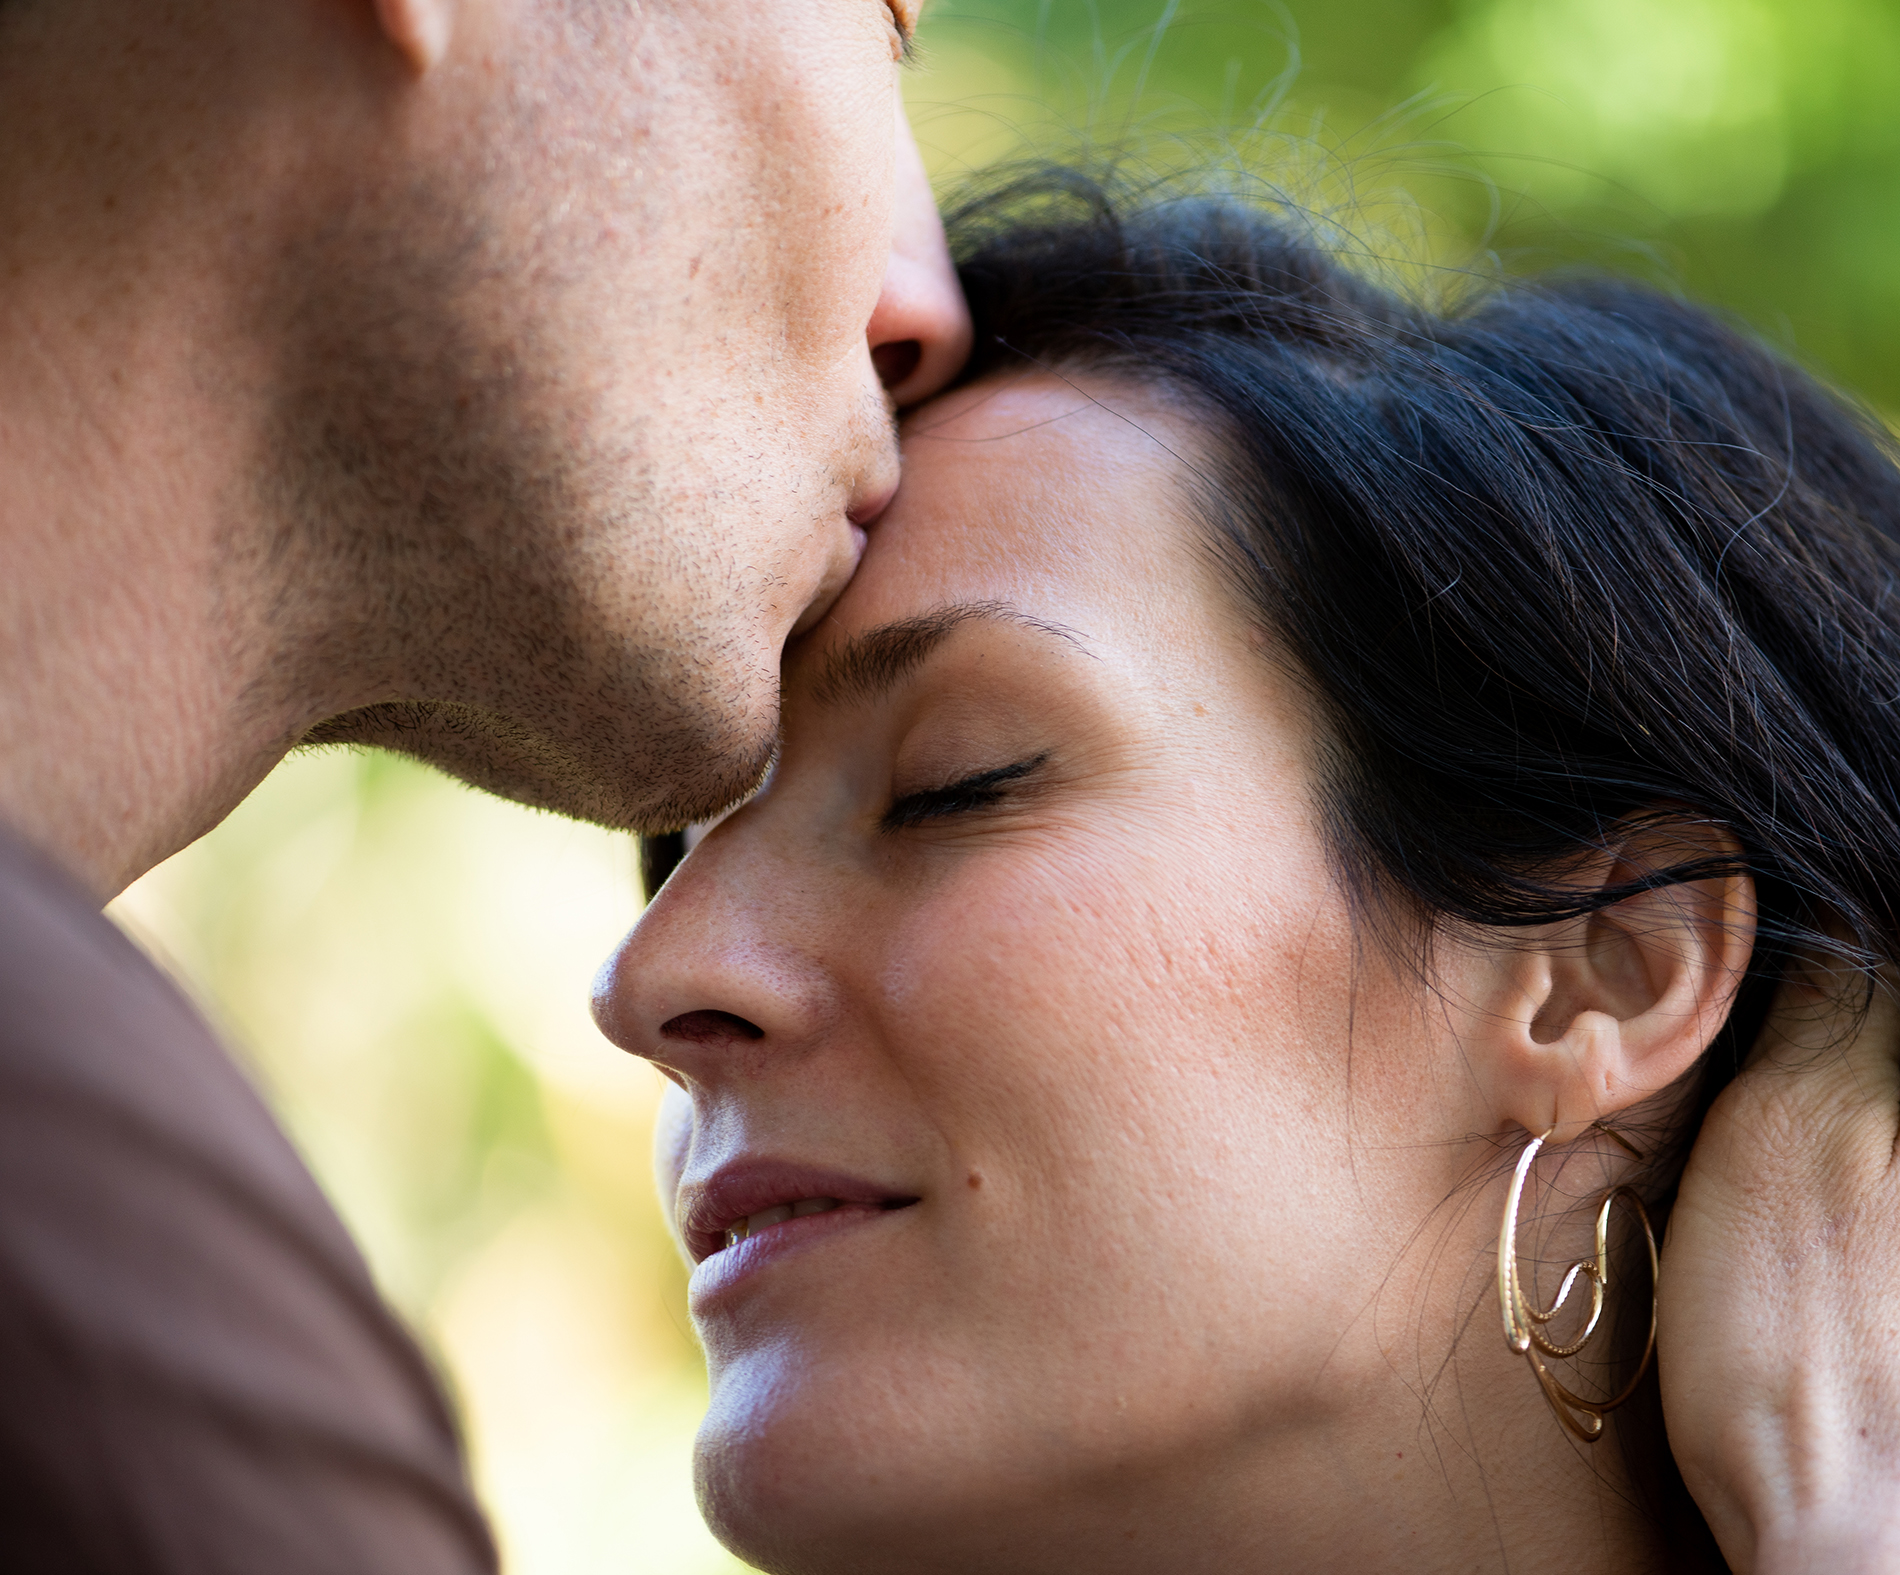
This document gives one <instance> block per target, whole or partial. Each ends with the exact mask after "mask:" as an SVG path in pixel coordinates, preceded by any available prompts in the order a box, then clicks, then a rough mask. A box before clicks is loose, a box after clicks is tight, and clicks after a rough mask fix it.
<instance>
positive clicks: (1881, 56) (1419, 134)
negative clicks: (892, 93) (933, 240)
mask: <svg viewBox="0 0 1900 1575" xmlns="http://www.w3.org/2000/svg"><path fill="white" fill-rule="evenodd" d="M922 40H923V44H924V48H923V50H922V52H921V53H922V70H920V71H919V72H918V73H917V74H916V75H915V77H914V79H913V80H912V82H911V84H910V99H911V104H912V110H913V116H914V118H915V119H916V120H917V122H918V125H919V136H920V140H921V141H922V142H923V144H924V146H925V154H926V159H927V160H929V161H930V162H931V163H932V164H933V166H934V168H935V171H936V173H937V174H938V175H939V176H940V178H942V179H943V180H944V181H945V182H946V183H948V184H951V185H954V183H955V180H956V178H957V176H958V175H959V173H960V172H961V171H962V170H964V169H966V168H967V167H968V166H969V165H970V164H971V163H973V162H981V161H982V160H984V159H987V158H990V157H994V156H996V155H998V154H1010V153H1015V154H1020V153H1023V152H1026V151H1033V150H1037V149H1042V150H1058V151H1059V150H1060V149H1061V148H1062V147H1063V146H1064V145H1066V141H1067V139H1072V138H1073V136H1074V135H1076V134H1078V133H1079V134H1083V135H1086V136H1087V137H1088V138H1089V139H1091V140H1092V141H1095V142H1101V141H1103V140H1108V141H1113V140H1116V139H1117V138H1119V137H1121V136H1123V135H1126V134H1133V135H1134V137H1135V139H1136V140H1137V141H1140V140H1144V139H1145V140H1147V141H1149V142H1150V143H1152V142H1153V141H1154V139H1155V138H1156V136H1157V134H1161V135H1164V136H1165V135H1169V134H1172V133H1174V132H1177V131H1178V130H1179V129H1181V128H1182V127H1184V126H1196V125H1198V126H1200V127H1218V128H1220V129H1222V130H1224V131H1226V132H1227V133H1229V134H1231V135H1235V136H1240V135H1242V134H1244V133H1245V132H1246V131H1247V129H1248V128H1250V127H1253V126H1255V125H1260V126H1264V127H1266V128H1268V129H1269V130H1271V131H1272V132H1273V133H1274V134H1275V139H1274V140H1273V141H1272V142H1271V143H1270V144H1268V145H1267V146H1268V149H1269V151H1267V152H1266V154H1265V155H1264V160H1263V157H1262V155H1261V153H1260V151H1259V148H1260V146H1261V145H1260V144H1259V143H1258V142H1256V143H1255V144H1254V152H1253V153H1252V157H1253V160H1254V162H1255V163H1256V164H1259V163H1261V162H1265V163H1268V164H1271V163H1272V162H1274V161H1275V159H1276V158H1277V157H1281V156H1284V155H1285V154H1286V152H1287V150H1288V149H1289V148H1291V147H1293V146H1295V145H1296V144H1303V145H1304V147H1305V148H1306V150H1307V151H1308V153H1309V154H1312V155H1315V156H1317V157H1319V158H1321V159H1323V161H1324V162H1326V163H1327V164H1328V165H1329V171H1330V172H1329V180H1330V183H1331V186H1332V188H1333V190H1334V192H1335V193H1337V192H1339V191H1340V190H1343V189H1346V188H1350V189H1351V191H1352V192H1353V194H1354V196H1355V197H1356V198H1357V199H1358V200H1361V201H1364V200H1368V199H1369V200H1371V201H1372V202H1374V203H1375V204H1378V203H1382V202H1385V201H1386V200H1387V198H1388V196H1389V189H1390V188H1391V187H1392V186H1394V185H1398V186H1402V187H1403V188H1405V190H1407V191H1408V192H1409V193H1410V194H1411V195H1412V197H1414V198H1415V199H1416V200H1417V202H1418V204H1419V205H1420V209H1421V217H1422V233H1424V234H1426V235H1428V236H1429V238H1430V241H1431V248H1432V253H1433V256H1434V258H1435V259H1436V260H1437V261H1439V262H1441V263H1450V264H1454V265H1456V264H1458V263H1461V262H1464V261H1466V260H1472V259H1476V260H1480V261H1481V262H1482V261H1483V260H1484V259H1485V258H1486V254H1487V253H1492V254H1496V255H1497V256H1498V258H1499V259H1500V260H1501V261H1502V262H1503V264H1504V265H1505V266H1507V267H1509V268H1512V269H1533V268H1537V267H1542V266H1548V265H1551V264H1553V263H1570V262H1577V261H1584V262H1591V263H1598V264H1606V265H1608V266H1611V267H1615V268H1618V269H1624V270H1631V271H1636V272H1639V273H1641V274H1643V275H1645V276H1647V277H1649V278H1652V279H1656V280H1659V281H1662V282H1664V283H1668V284H1672V285H1679V286H1681V287H1683V288H1685V289H1687V290H1688V291H1689V292H1690V293H1692V294H1694V295H1696V296H1698V297H1701V298H1703V299H1705V300H1709V301H1712V302H1714V303H1716V304H1718V305H1719V306H1722V307H1724V308H1726V309H1728V310H1730V311H1732V312H1734V313H1736V314H1738V315H1739V316H1740V317H1741V318H1742V319H1744V320H1745V321H1747V322H1748V323H1750V324H1751V325H1753V326H1754V327H1755V328H1757V329H1758V330H1760V331H1762V332H1764V333H1765V334H1767V335H1768V336H1769V337H1770V338H1771V339H1773V340H1774V341H1776V342H1777V343H1779V344H1781V345H1783V346H1784V347H1785V348H1788V349H1790V350H1792V351H1793V353H1794V354H1795V355H1796V356H1798V357H1799V358H1800V359H1802V360H1803V361H1804V362H1806V363H1807V364H1808V365H1810V366H1812V367H1813V368H1815V369H1816V370H1818V371H1820V372H1821V373H1822V374H1823V375H1824V376H1827V377H1829V378H1830V379H1832V380H1834V381H1836V382H1838V383H1841V384H1843V385H1845V386H1846V387H1848V388H1850V389H1852V390H1854V391H1856V392H1858V393H1859V394H1861V395H1862V396H1863V397H1865V398H1866V399H1868V400H1869V401H1871V402H1872V403H1874V404H1875V405H1876V406H1877V407H1879V408H1881V409H1883V410H1885V411H1888V412H1893V411H1900V0H1288V3H1285V4H1270V3H1263V0H935V3H934V4H933V6H932V8H931V9H929V10H927V11H926V12H925V16H924V25H923V29H922ZM1276 150H1277V151H1276ZM1263 173H1265V174H1266V175H1267V176H1268V177H1269V178H1275V172H1274V171H1272V170H1266V171H1263Z"/></svg>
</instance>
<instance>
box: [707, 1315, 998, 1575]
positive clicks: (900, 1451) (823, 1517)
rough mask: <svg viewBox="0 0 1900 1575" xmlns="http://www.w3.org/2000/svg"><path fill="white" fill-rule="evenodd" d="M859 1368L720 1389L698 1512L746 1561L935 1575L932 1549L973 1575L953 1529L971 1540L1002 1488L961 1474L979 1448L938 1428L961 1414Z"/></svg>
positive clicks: (735, 1374) (746, 1380)
mask: <svg viewBox="0 0 1900 1575" xmlns="http://www.w3.org/2000/svg"><path fill="white" fill-rule="evenodd" d="M865 1356H866V1358H867V1359H866V1360H863V1361H861V1362H860V1363H857V1364H853V1366H854V1368H855V1370H854V1371H851V1372H849V1373H847V1374H838V1373H836V1372H825V1371H822V1370H816V1371H815V1370H814V1367H816V1368H818V1369H823V1368H825V1367H829V1366H832V1365H833V1364H830V1363H824V1362H820V1363H817V1364H806V1363H804V1362H801V1361H799V1359H798V1358H797V1357H796V1356H793V1357H791V1358H789V1359H787V1358H786V1357H785V1356H784V1355H782V1354H780V1355H778V1356H776V1357H774V1356H762V1357H759V1358H756V1359H754V1360H750V1361H741V1362H739V1363H736V1364H733V1365H731V1366H728V1367H727V1368H726V1369H725V1370H724V1371H723V1372H721V1373H720V1374H719V1376H718V1378H717V1379H716V1381H715V1383H714V1388H713V1396H712V1403H711V1406H710V1408H709V1409H708V1411H707V1413H706V1419H705V1421H704V1422H703V1423H702V1424H701V1427H700V1430H699V1438H698V1442H697V1445H696V1448H695V1452H694V1468H695V1476H696V1478H697V1484H698V1492H699V1506H700V1511H701V1513H702V1514H703V1515H704V1516H705V1518H706V1522H707V1524H708V1525H709V1526H711V1527H712V1529H713V1531H714V1533H715V1534H716V1535H717V1536H718V1538H719V1540H720V1541H721V1542H723V1543H724V1544H725V1545H726V1546H727V1547H728V1548H730V1549H731V1550H732V1551H733V1552H734V1553H736V1554H737V1555H738V1556H739V1557H740V1558H742V1559H744V1560H746V1561H747V1562H748V1563H750V1564H753V1565H755V1566H757V1567H758V1568H760V1569H763V1570H769V1571H801V1572H802V1571H806V1570H812V1571H819V1570H839V1569H850V1570H858V1569H866V1570H872V1569H884V1568H890V1569H893V1570H896V1569H904V1570H907V1571H908V1570H919V1571H921V1570H923V1569H925V1568H935V1567H937V1566H936V1565H929V1564H926V1563H923V1562H920V1561H919V1559H918V1556H917V1555H918V1549H919V1548H920V1547H933V1548H936V1549H938V1550H939V1551H940V1552H942V1553H943V1554H944V1555H945V1556H946V1557H948V1558H949V1560H950V1562H946V1563H942V1566H941V1567H943V1568H945V1569H952V1568H967V1567H969V1566H968V1565H967V1564H966V1565H959V1564H958V1563H957V1562H956V1560H957V1559H958V1558H960V1557H962V1556H963V1555H961V1554H957V1553H955V1552H954V1548H955V1545H956V1544H958V1543H959V1542H960V1541H961V1539H960V1538H959V1537H958V1535H957V1531H958V1525H959V1522H962V1523H963V1524H964V1527H965V1529H967V1526H968V1521H969V1518H970V1515H971V1513H972V1512H973V1511H978V1510H980V1509H982V1508H984V1507H985V1506H989V1505H991V1504H993V1503H994V1500H995V1499H996V1497H997V1496H998V1494H999V1493H1001V1494H1005V1495H1006V1494H1007V1491H1008V1484H1007V1482H1006V1481H1002V1480H999V1481H994V1482H986V1481H985V1480H983V1479H984V1478H985V1477H986V1476H988V1475H989V1474H990V1473H989V1472H988V1470H987V1469H986V1468H981V1467H980V1468H978V1469H975V1470H969V1469H965V1468H964V1463H965V1462H967V1461H969V1460H971V1459H972V1458H973V1456H972V1451H971V1449H970V1448H969V1447H968V1446H969V1445H970V1444H971V1443H973V1442H974V1440H971V1439H968V1438H964V1437H961V1436H959V1430H958V1429H956V1428H955V1427H954V1425H952V1426H950V1427H949V1428H945V1427H944V1426H943V1423H944V1422H945V1421H946V1420H947V1419H948V1418H949V1417H952V1416H954V1415H955V1414H956V1413H957V1412H958V1411H959V1410H961V1409H962V1408H961V1407H956V1406H950V1407H943V1408H940V1407H939V1406H937V1405H932V1404H930V1403H928V1402H927V1400H926V1396H927V1395H928V1394H929V1393H930V1392H931V1386H930V1385H929V1384H928V1383H927V1382H925V1383H924V1384H923V1385H922V1386H921V1387H918V1386H916V1385H914V1384H913V1383H912V1382H910V1381H907V1375H905V1373H904V1371H903V1368H902V1366H901V1365H897V1364H891V1363H879V1362H878V1361H877V1360H876V1358H875V1356H874V1355H872V1354H871V1353H869V1352H866V1353H865ZM879 1368H882V1371H881V1372H880V1371H879V1370H878V1369H879ZM917 1376H918V1375H915V1374H911V1375H908V1377H909V1378H911V1379H915V1378H916V1377H917ZM933 1415H934V1416H935V1417H936V1418H937V1421H938V1426H937V1427H936V1428H933V1427H932V1426H931V1417H932V1416H933ZM974 1458H975V1459H979V1460H980V1459H981V1458H982V1452H981V1451H977V1452H976V1453H975V1455H974ZM886 1555H888V1556H889V1557H888V1558H887V1557H886Z"/></svg>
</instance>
